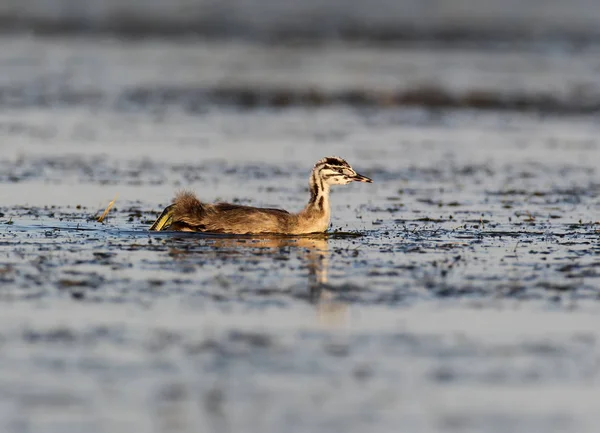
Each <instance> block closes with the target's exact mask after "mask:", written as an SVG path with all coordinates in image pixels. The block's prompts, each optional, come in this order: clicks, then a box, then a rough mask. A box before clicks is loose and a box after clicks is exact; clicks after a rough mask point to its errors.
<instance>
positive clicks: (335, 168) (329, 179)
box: [313, 156, 373, 186]
mask: <svg viewBox="0 0 600 433" xmlns="http://www.w3.org/2000/svg"><path fill="white" fill-rule="evenodd" d="M313 174H316V175H317V177H319V178H320V179H321V181H322V182H323V183H324V184H325V185H328V186H329V185H346V184H347V183H350V182H367V183H372V182H373V181H372V180H371V179H369V178H368V177H366V176H363V175H361V174H358V173H357V172H356V171H354V169H353V168H352V167H350V164H348V163H347V162H346V160H344V159H342V158H340V157H338V156H328V157H325V158H323V159H321V160H319V161H318V162H317V163H316V164H315V167H314V168H313Z"/></svg>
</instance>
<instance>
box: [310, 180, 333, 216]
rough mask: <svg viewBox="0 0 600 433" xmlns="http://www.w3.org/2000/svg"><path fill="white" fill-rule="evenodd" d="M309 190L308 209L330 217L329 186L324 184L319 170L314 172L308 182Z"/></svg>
mask: <svg viewBox="0 0 600 433" xmlns="http://www.w3.org/2000/svg"><path fill="white" fill-rule="evenodd" d="M308 188H309V191H310V199H309V200H308V205H307V206H306V209H307V210H308V209H309V208H312V209H311V210H312V212H315V211H317V212H319V213H326V214H328V215H329V185H328V184H326V183H325V182H323V179H322V178H321V176H319V172H318V169H315V170H313V172H312V174H311V176H310V179H309V181H308Z"/></svg>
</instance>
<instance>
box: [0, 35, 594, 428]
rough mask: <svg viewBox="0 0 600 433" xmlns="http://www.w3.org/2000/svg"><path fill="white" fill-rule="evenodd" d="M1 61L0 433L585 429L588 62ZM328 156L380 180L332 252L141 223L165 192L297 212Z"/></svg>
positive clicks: (349, 50)
mask: <svg viewBox="0 0 600 433" xmlns="http://www.w3.org/2000/svg"><path fill="white" fill-rule="evenodd" d="M0 45H1V46H2V49H0V72H2V73H1V74H0V81H1V94H0V135H1V137H0V138H1V140H0V149H1V153H0V425H1V427H2V431H7V432H12V431H15V432H38V431H39V432H41V431H44V432H49V431H56V432H79V431H90V432H111V433H112V432H120V431H123V432H130V431H165V432H167V431H168V432H174V431H181V432H188V431H189V432H192V431H194V432H196V431H200V430H206V431H222V432H230V431H244V432H253V431H257V432H280V431H292V432H294V431H298V432H309V431H310V432H314V431H326V430H327V431H331V430H334V431H342V430H344V431H356V432H362V431H365V430H366V429H373V430H376V431H395V430H405V431H415V432H433V431H461V432H464V431H478V432H480V431H485V432H506V431H526V432H552V431H556V432H559V431H560V432H563V431H573V432H575V431H577V432H588V431H589V432H595V431H597V426H598V425H599V423H600V411H599V410H598V409H599V407H598V403H597V398H596V396H597V394H598V391H599V390H598V382H599V370H598V359H599V356H600V340H599V338H600V326H599V325H600V319H598V317H599V316H598V313H599V312H600V304H599V298H600V279H599V277H600V245H599V243H598V239H599V236H600V221H599V218H600V217H599V215H600V175H599V173H598V168H597V167H598V161H600V144H599V142H598V138H597V137H598V136H599V133H600V127H599V126H598V123H597V119H596V116H594V115H593V114H590V115H586V114H581V113H584V112H585V111H586V107H589V106H591V105H593V104H594V103H595V102H596V101H595V99H594V89H596V87H595V86H597V79H596V78H597V77H596V72H595V71H596V70H597V69H596V68H597V62H598V60H597V58H598V57H597V56H595V53H594V49H593V48H588V49H586V50H582V51H579V52H577V53H570V54H569V53H558V54H557V53H556V52H548V51H543V52H538V51H533V52H531V51H527V50H523V51H520V52H506V51H503V52H498V53H491V52H487V51H486V52H484V51H477V50H473V49H470V50H467V51H461V50H458V49H457V50H454V51H444V50H439V51H436V50H418V49H413V50H411V49H399V48H398V49H391V48H389V49H380V48H364V47H362V48H359V47H352V46H350V47H344V46H327V47H318V48H314V49H312V50H311V49H308V48H307V47H298V48H289V47H288V48H272V49H267V48H265V47H261V46H246V45H243V44H238V43H231V44H223V43H208V42H204V43H203V42H199V41H194V42H188V43H185V42H170V43H167V42H161V41H153V40H145V41H136V42H131V41H130V42H126V43H120V42H119V41H116V40H111V39H85V40H78V41H75V42H73V41H69V40H62V39H36V38H26V37H11V38H8V37H5V38H4V39H2V40H1V41H0ZM423 83H425V84H426V85H427V86H430V85H433V86H435V87H436V88H437V89H441V91H443V93H444V94H453V95H457V97H456V98H457V99H456V101H455V102H453V103H448V104H442V105H445V107H442V108H440V107H439V106H437V108H430V107H427V106H418V104H417V105H415V106H408V107H407V106H404V107H402V106H398V104H395V103H393V101H392V102H391V103H390V101H389V100H387V99H386V98H385V96H386V95H389V93H390V92H397V91H398V89H408V90H410V88H411V86H413V85H421V84H423ZM427 86H425V87H427ZM586 86H587V87H586ZM425 87H422V88H425ZM482 88H484V90H485V91H486V92H488V94H489V95H492V96H493V99H494V100H496V101H501V100H502V98H503V97H506V95H509V97H508V99H509V100H510V98H513V100H516V99H518V98H516V96H515V95H517V96H518V97H521V98H523V99H524V100H527V101H530V103H529V106H531V107H536V110H535V112H532V111H530V112H525V111H515V110H511V109H507V108H510V107H500V106H498V108H502V110H484V111H482V110H477V109H475V108H473V107H471V106H470V105H469V104H467V107H466V108H465V107H464V106H462V105H461V104H460V103H459V102H460V101H464V100H465V99H464V98H466V97H467V96H468V95H472V94H473V92H474V91H481V89H482ZM574 89H575V90H576V89H587V90H586V92H584V93H585V95H587V99H585V100H583V99H582V97H581V95H582V93H581V92H580V93H577V92H576V91H575V90H574ZM408 90H406V91H408ZM311 92H312V93H311ZM352 92H354V93H353V94H355V95H357V94H358V95H362V96H360V97H359V98H357V99H354V100H348V99H347V98H346V99H344V96H343V95H347V94H348V93H352ZM400 93H402V92H400ZM307 94H312V95H313V97H314V98H316V97H315V96H314V95H315V94H318V95H319V97H318V98H316V99H310V98H309V99H306V98H305V97H304V96H303V95H307ZM540 94H549V95H552V97H553V98H554V101H555V102H556V101H559V102H560V104H559V105H556V104H555V105H553V106H552V107H550V108H551V109H547V108H548V107H545V106H544V104H543V101H542V102H540V101H539V100H537V99H535V97H536V95H540ZM282 95H283V96H282ZM340 95H341V96H340ZM373 95H375V96H373ZM511 95H512V96H511ZM277 97H278V98H280V99H277ZM515 98H516V99H515ZM467 99H468V98H467ZM307 101H310V102H307ZM352 101H354V103H353V102H352ZM365 101H366V102H365ZM582 101H583V102H582ZM586 101H587V102H586ZM590 101H591V102H590ZM586 104H587V105H586ZM590 104H591V105H590ZM557 107H559V108H560V110H563V111H560V110H559V111H557ZM578 113H579V114H578ZM327 155H340V156H343V157H344V158H346V159H347V160H348V161H349V162H350V163H351V164H352V165H353V166H354V167H355V168H356V169H357V171H359V172H360V173H363V174H365V175H367V176H370V177H372V178H373V179H374V181H375V183H374V184H372V185H365V184H357V185H349V186H347V187H338V188H337V189H334V191H333V197H332V202H333V208H332V214H333V220H332V231H333V232H335V231H339V232H342V233H339V234H335V233H334V234H332V235H331V236H330V237H328V238H327V237H325V238H324V237H317V238H303V239H281V238H235V237H233V238H232V237H223V236H220V237H215V236H212V237H211V236H202V235H191V236H190V235H181V234H169V233H155V234H150V233H148V232H147V228H148V227H149V225H150V224H151V223H152V221H153V220H154V218H156V216H157V215H158V213H159V212H160V211H161V210H162V208H163V207H164V206H165V205H167V204H168V203H169V200H170V199H171V198H172V196H173V194H174V192H175V191H177V190H180V189H182V188H187V189H191V190H194V191H195V192H197V193H198V195H199V196H200V197H202V198H203V199H205V200H208V201H212V200H226V201H237V202H239V203H243V204H251V205H258V206H269V207H274V206H275V207H283V208H285V209H288V210H299V209H301V208H302V207H303V206H304V204H305V202H306V200H307V198H308V191H307V183H308V175H309V173H310V169H311V167H312V165H313V164H314V163H315V162H316V161H317V160H318V159H320V158H321V157H323V156H327ZM117 195H118V198H117V201H116V205H115V208H113V210H111V212H110V213H109V215H108V218H107V220H106V222H105V223H104V224H100V223H97V222H95V220H94V216H97V215H99V214H100V213H101V212H102V211H103V210H104V208H105V207H106V205H107V204H108V202H109V201H110V200H112V199H113V198H114V197H115V196H117ZM348 233H350V234H352V235H349V234H348Z"/></svg>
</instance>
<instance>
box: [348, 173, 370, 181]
mask: <svg viewBox="0 0 600 433" xmlns="http://www.w3.org/2000/svg"><path fill="white" fill-rule="evenodd" d="M350 179H352V180H353V181H355V182H365V183H373V179H371V178H368V177H367V176H363V175H362V174H358V173H356V174H355V175H354V176H352V177H351V178H350Z"/></svg>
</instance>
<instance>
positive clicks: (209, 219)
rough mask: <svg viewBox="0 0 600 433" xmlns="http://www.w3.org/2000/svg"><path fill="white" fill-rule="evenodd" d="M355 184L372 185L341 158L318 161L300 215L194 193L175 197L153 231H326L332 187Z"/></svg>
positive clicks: (184, 193) (297, 232)
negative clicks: (212, 200)
mask: <svg viewBox="0 0 600 433" xmlns="http://www.w3.org/2000/svg"><path fill="white" fill-rule="evenodd" d="M352 181H357V182H369V183H370V182H372V180H371V179H369V178H368V177H365V176H362V175H360V174H358V173H356V172H355V171H354V170H353V169H352V167H350V164H348V163H347V162H346V161H344V160H343V159H342V158H338V157H327V158H323V159H321V160H320V161H318V162H317V163H316V164H315V166H314V168H313V170H312V173H311V177H310V181H309V187H310V200H309V202H308V204H307V205H306V207H305V208H304V209H303V210H302V211H300V212H299V213H297V214H292V213H289V212H287V211H285V210H282V209H271V208H257V207H251V206H240V205H235V204H230V203H215V204H210V203H203V202H201V201H200V200H198V198H197V197H196V196H195V195H194V194H192V193H191V192H182V193H179V194H178V195H177V196H176V197H175V201H174V203H173V204H172V205H170V206H168V207H167V208H166V209H165V210H164V211H163V212H162V214H161V215H160V216H159V217H158V219H157V220H156V222H155V223H154V224H153V225H152V227H150V230H154V231H160V230H178V231H192V232H211V233H235V234H258V233H279V234H291V235H298V234H306V233H318V232H324V231H326V230H327V227H329V221H330V217H331V212H330V206H329V187H330V186H331V185H336V184H338V185H343V184H347V183H350V182H352Z"/></svg>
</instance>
